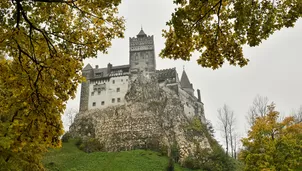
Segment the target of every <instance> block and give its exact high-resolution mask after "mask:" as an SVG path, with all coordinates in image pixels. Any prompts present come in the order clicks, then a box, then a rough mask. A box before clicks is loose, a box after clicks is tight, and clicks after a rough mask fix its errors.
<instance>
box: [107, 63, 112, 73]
mask: <svg viewBox="0 0 302 171" xmlns="http://www.w3.org/2000/svg"><path fill="white" fill-rule="evenodd" d="M111 69H112V64H110V63H108V65H107V74H110V73H111Z"/></svg>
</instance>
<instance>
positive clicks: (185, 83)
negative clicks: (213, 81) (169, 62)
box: [180, 70, 194, 96]
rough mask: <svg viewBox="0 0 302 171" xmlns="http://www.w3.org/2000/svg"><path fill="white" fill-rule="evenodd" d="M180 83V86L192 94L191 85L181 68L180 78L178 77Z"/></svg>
mask: <svg viewBox="0 0 302 171" xmlns="http://www.w3.org/2000/svg"><path fill="white" fill-rule="evenodd" d="M180 85H181V88H182V89H184V90H185V91H186V92H187V93H189V94H190V95H192V96H194V89H193V85H192V84H191V83H190V81H189V78H188V76H187V74H186V71H185V70H183V72H182V75H181V79H180Z"/></svg>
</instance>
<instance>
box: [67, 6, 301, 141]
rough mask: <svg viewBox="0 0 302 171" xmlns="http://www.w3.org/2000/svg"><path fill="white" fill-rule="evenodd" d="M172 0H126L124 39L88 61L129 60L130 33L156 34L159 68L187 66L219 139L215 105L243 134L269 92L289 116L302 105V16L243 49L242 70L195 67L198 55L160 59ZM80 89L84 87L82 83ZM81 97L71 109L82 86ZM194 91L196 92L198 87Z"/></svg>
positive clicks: (102, 64)
mask: <svg viewBox="0 0 302 171" xmlns="http://www.w3.org/2000/svg"><path fill="white" fill-rule="evenodd" d="M172 2H173V1H172V0H165V1H163V0H144V1H142V0H123V3H122V5H121V6H120V15H123V16H124V17H125V19H126V31H125V39H118V40H114V41H113V45H112V47H111V48H110V49H109V53H108V54H107V55H104V54H99V55H98V57H97V58H94V59H88V60H86V61H85V65H86V64H87V63H90V64H92V66H95V65H99V66H100V67H106V66H107V64H108V63H109V62H110V63H111V64H113V65H123V64H128V63H129V37H135V36H136V35H137V34H138V32H139V31H140V28H141V25H142V26H143V29H144V31H145V33H146V34H147V35H154V37H155V38H154V39H155V49H156V50H155V53H156V55H157V58H156V60H157V69H164V68H173V67H176V68H177V71H178V74H179V77H180V76H181V73H182V70H183V66H185V70H186V72H187V75H188V77H189V79H190V81H191V83H193V86H194V89H195V90H196V89H200V91H201V96H202V97H201V98H202V101H203V103H204V107H205V115H206V118H207V119H208V120H210V121H211V122H212V123H213V125H214V127H215V130H216V132H217V133H216V137H217V138H218V140H221V138H220V133H219V131H218V130H217V127H218V120H217V115H218V114H217V109H218V108H221V107H222V106H223V104H227V105H228V106H230V107H231V109H232V110H233V111H234V113H235V116H236V118H237V123H236V126H237V128H238V129H237V131H238V132H239V133H240V134H244V133H245V132H246V131H247V129H248V127H247V126H246V120H245V115H246V114H247V111H248V108H249V106H250V105H251V104H252V101H253V99H254V97H255V96H256V95H257V94H259V95H261V96H267V97H268V98H269V100H270V102H271V101H273V102H274V103H276V106H277V110H278V111H280V112H281V114H282V115H289V114H290V113H291V112H292V110H294V109H297V108H298V107H299V106H300V105H302V77H301V75H302V67H301V65H302V55H301V51H302V34H301V33H302V20H301V19H300V20H299V21H298V22H297V23H296V26H295V28H289V29H286V28H285V29H283V30H281V31H278V32H276V33H274V35H272V36H271V37H270V38H269V39H268V40H266V41H263V43H262V44H260V46H258V47H255V48H250V47H244V55H245V56H246V57H248V58H249V59H250V62H249V64H248V65H247V66H245V67H243V68H240V67H234V66H228V65H227V64H226V65H224V66H223V67H222V68H221V69H218V70H212V69H208V68H202V67H201V66H199V65H197V63H196V59H197V57H198V56H197V55H198V54H196V55H195V56H194V57H193V58H192V60H191V61H190V62H185V61H182V60H176V61H175V60H169V59H161V58H159V57H158V54H159V52H160V50H161V49H163V47H164V39H163V38H162V37H161V30H162V29H163V28H165V27H166V26H165V23H166V22H167V21H168V20H169V19H170V16H171V13H172V12H173V9H174V6H173V4H172ZM79 88H80V86H79ZM79 88H78V92H77V97H76V99H74V100H70V101H69V102H68V104H67V109H70V108H73V109H76V110H78V108H79V99H80V89H79ZM195 92H196V91H195Z"/></svg>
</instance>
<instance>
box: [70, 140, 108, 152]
mask: <svg viewBox="0 0 302 171" xmlns="http://www.w3.org/2000/svg"><path fill="white" fill-rule="evenodd" d="M76 145H77V146H78V148H79V149H80V150H83V151H84V152H86V153H92V152H96V151H103V150H104V145H102V144H101V143H100V142H99V141H98V140H97V139H95V138H88V139H85V140H82V139H80V140H79V141H77V143H76Z"/></svg>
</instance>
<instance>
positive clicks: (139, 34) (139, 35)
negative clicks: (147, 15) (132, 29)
mask: <svg viewBox="0 0 302 171" xmlns="http://www.w3.org/2000/svg"><path fill="white" fill-rule="evenodd" d="M137 37H147V35H146V33H145V32H144V30H143V26H142V25H141V31H140V32H139V33H138V35H137Z"/></svg>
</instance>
